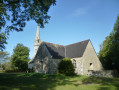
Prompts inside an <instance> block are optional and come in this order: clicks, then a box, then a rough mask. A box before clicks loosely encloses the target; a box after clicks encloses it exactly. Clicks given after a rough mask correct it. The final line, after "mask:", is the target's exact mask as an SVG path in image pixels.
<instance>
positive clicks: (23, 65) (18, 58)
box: [11, 44, 30, 71]
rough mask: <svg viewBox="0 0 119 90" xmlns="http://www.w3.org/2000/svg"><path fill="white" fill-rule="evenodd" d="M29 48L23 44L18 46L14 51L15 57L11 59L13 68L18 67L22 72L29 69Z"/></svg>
mask: <svg viewBox="0 0 119 90" xmlns="http://www.w3.org/2000/svg"><path fill="white" fill-rule="evenodd" d="M29 51H30V50H29V48H28V47H26V46H24V45H23V44H17V46H16V47H15V48H14V49H13V52H14V53H13V55H12V57H11V62H12V67H17V68H18V69H19V70H21V71H26V70H27V69H28V61H29V59H28V57H29Z"/></svg>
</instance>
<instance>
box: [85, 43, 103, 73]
mask: <svg viewBox="0 0 119 90" xmlns="http://www.w3.org/2000/svg"><path fill="white" fill-rule="evenodd" d="M83 59H84V61H83V71H84V72H83V74H84V75H87V74H88V70H102V69H103V67H102V64H101V62H100V60H99V59H98V57H97V55H96V52H95V50H94V48H93V46H92V44H91V42H90V41H89V43H88V45H87V47H86V49H85V52H84V54H83Z"/></svg>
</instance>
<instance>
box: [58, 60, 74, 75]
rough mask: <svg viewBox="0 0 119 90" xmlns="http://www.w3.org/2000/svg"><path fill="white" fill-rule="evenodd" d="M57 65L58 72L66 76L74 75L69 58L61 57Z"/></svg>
mask: <svg viewBox="0 0 119 90" xmlns="http://www.w3.org/2000/svg"><path fill="white" fill-rule="evenodd" d="M58 66H59V67H58V70H59V73H60V74H64V75H66V76H72V75H74V66H73V64H72V61H71V60H70V59H69V58H64V59H62V61H61V62H60V63H59V65H58Z"/></svg>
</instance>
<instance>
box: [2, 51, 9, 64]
mask: <svg viewBox="0 0 119 90" xmlns="http://www.w3.org/2000/svg"><path fill="white" fill-rule="evenodd" d="M8 60H10V57H9V53H8V52H5V51H0V64H2V63H4V62H7V61H8Z"/></svg>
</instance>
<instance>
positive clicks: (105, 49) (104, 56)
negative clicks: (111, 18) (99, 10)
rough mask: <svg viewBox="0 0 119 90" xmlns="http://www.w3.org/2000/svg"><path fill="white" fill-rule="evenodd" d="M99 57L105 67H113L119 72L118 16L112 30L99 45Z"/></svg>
mask: <svg viewBox="0 0 119 90" xmlns="http://www.w3.org/2000/svg"><path fill="white" fill-rule="evenodd" d="M100 47H101V49H100V52H99V59H100V60H101V62H102V64H103V66H104V68H105V69H115V70H117V71H118V72H119V16H117V21H116V23H115V24H114V28H113V31H112V32H111V33H110V35H109V36H107V37H106V38H105V40H104V41H103V44H102V45H101V46H100Z"/></svg>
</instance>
